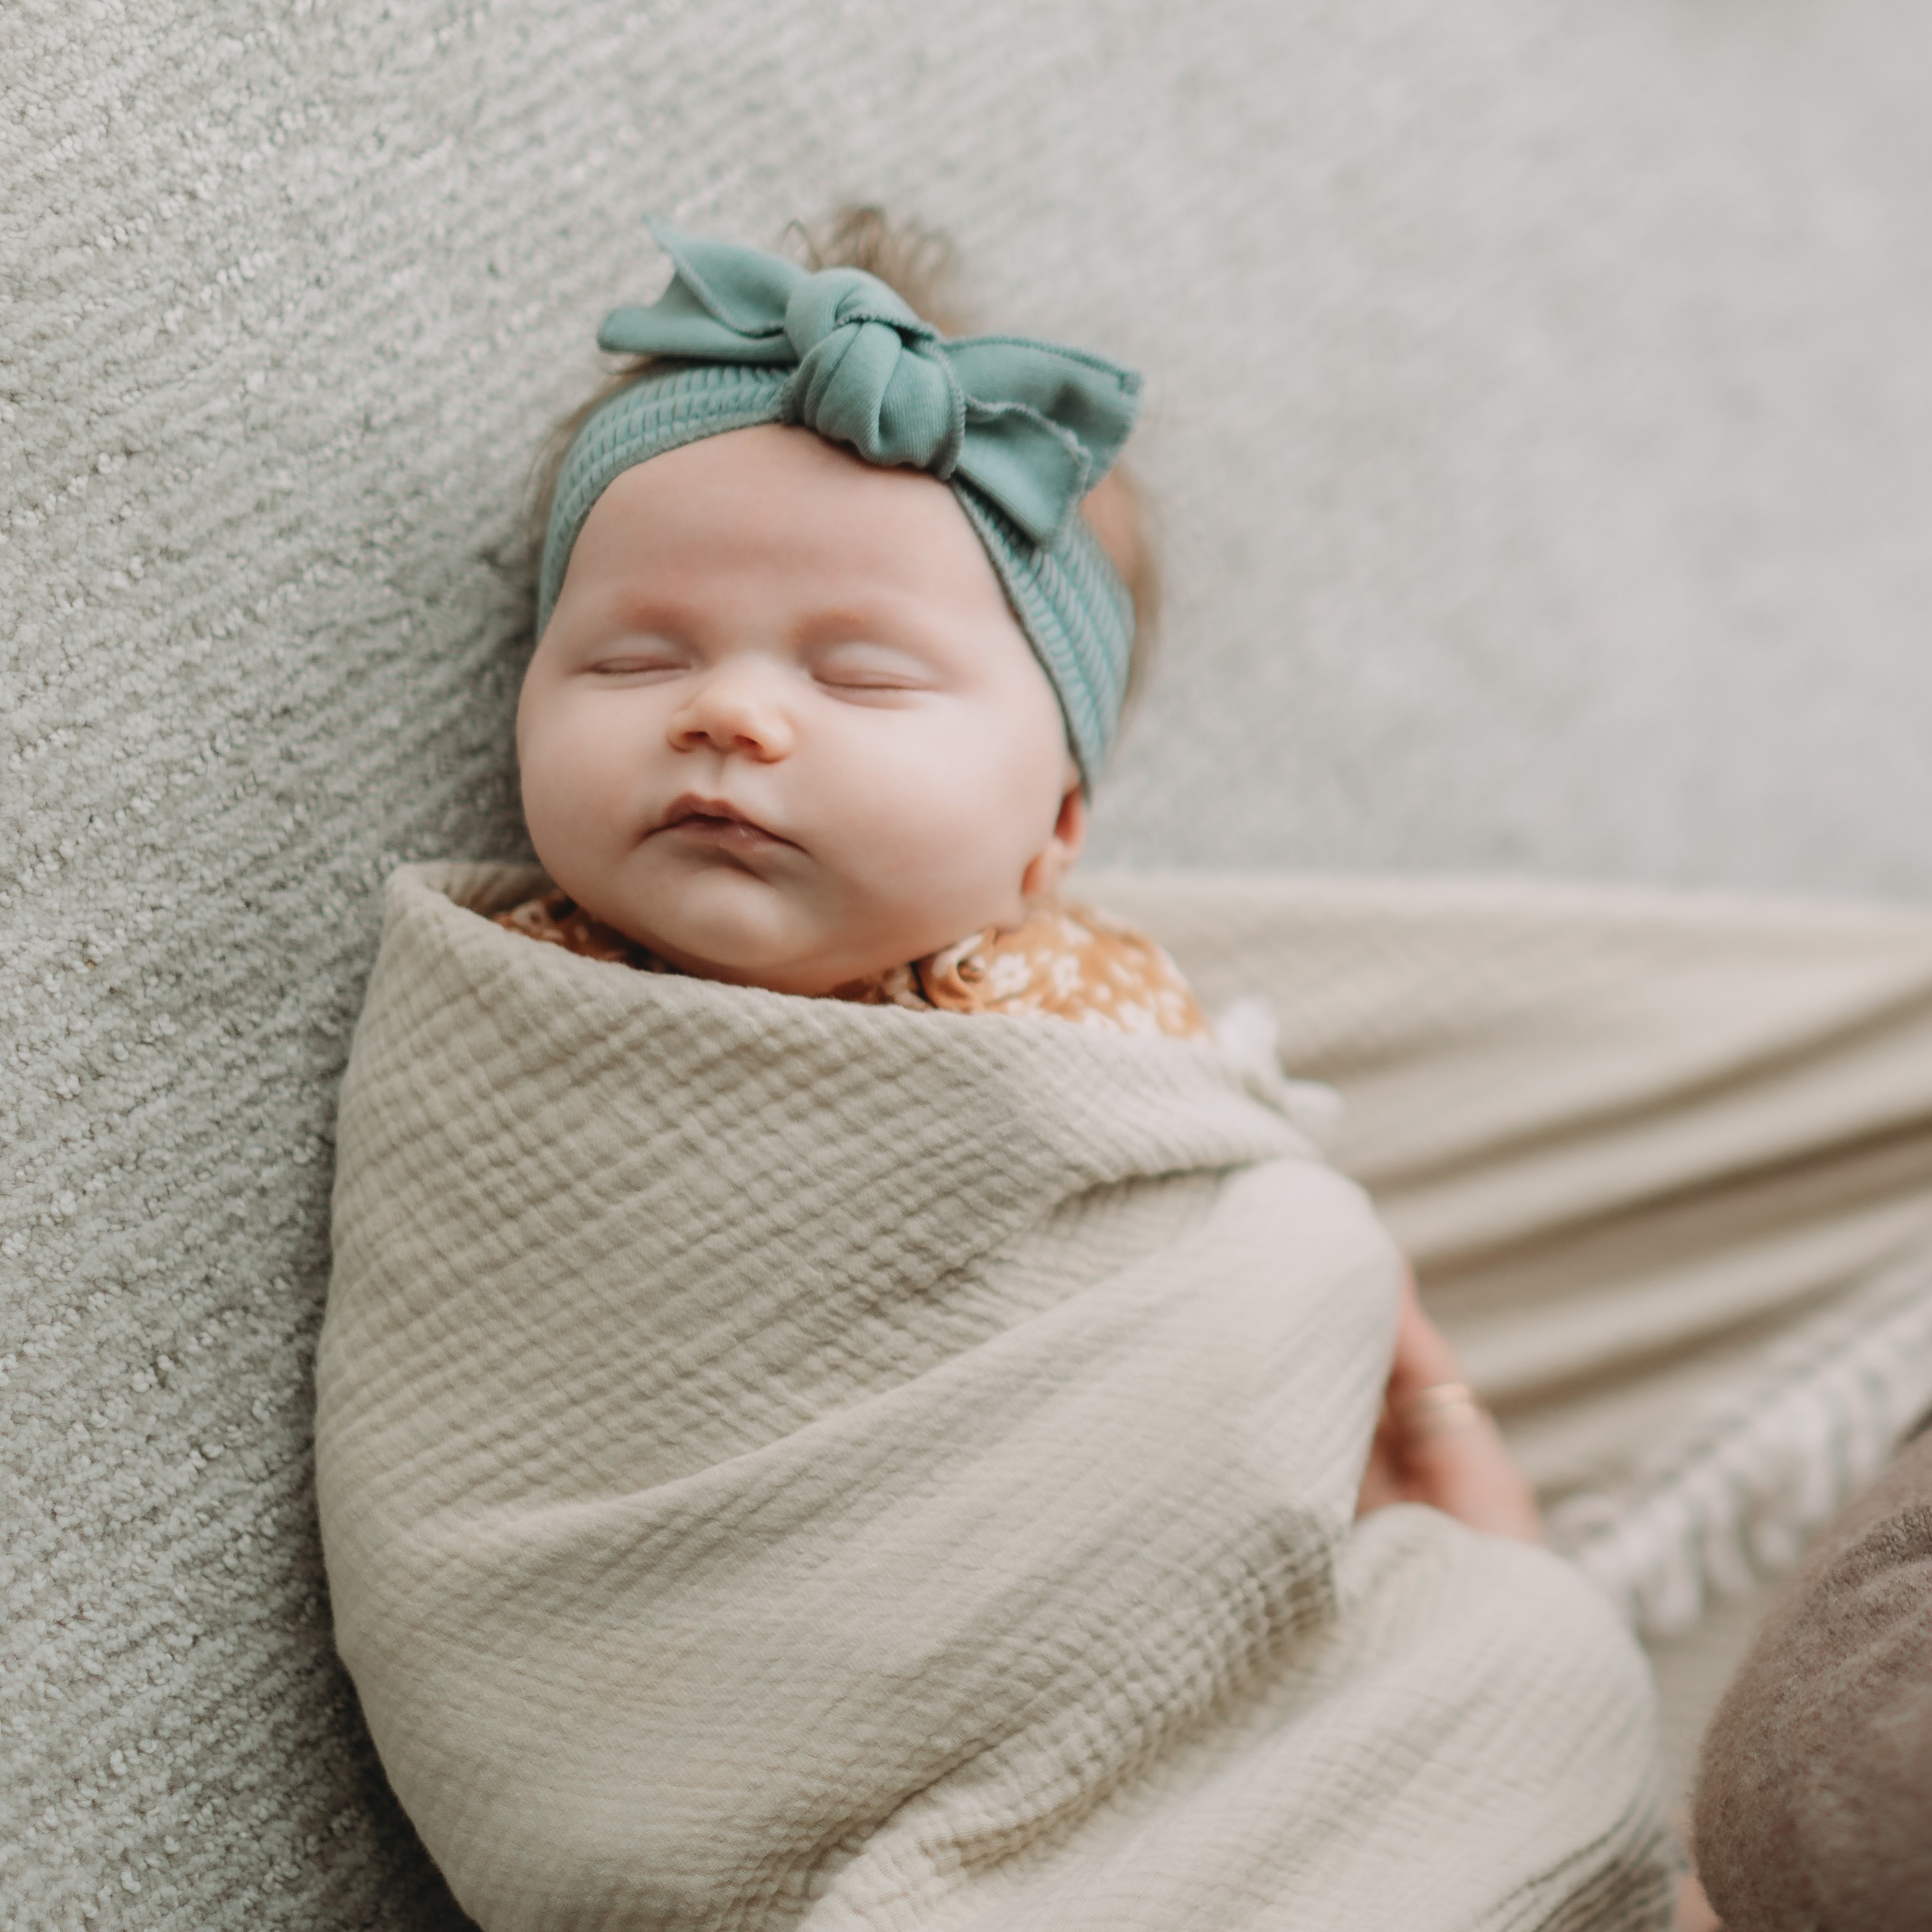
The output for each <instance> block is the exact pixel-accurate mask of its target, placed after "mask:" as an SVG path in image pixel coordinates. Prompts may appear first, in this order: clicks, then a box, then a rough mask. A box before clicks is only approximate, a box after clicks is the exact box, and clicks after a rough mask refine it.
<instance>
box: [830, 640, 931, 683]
mask: <svg viewBox="0 0 1932 1932" xmlns="http://www.w3.org/2000/svg"><path fill="white" fill-rule="evenodd" d="M805 668H806V669H807V670H808V671H809V672H810V673H811V676H812V679H813V681H814V682H816V683H817V684H819V685H823V687H824V688H826V690H828V691H832V692H834V693H835V694H838V695H839V696H841V697H859V698H865V697H871V696H874V695H878V696H886V695H889V694H894V693H897V692H901V691H932V690H936V689H937V688H938V687H939V685H941V682H943V681H944V680H943V679H941V676H940V675H939V673H938V670H937V669H936V668H935V667H934V666H933V665H932V664H929V663H927V662H926V661H925V660H924V659H923V658H921V657H919V655H917V654H916V652H912V651H909V650H904V649H901V648H899V647H898V646H895V645H892V644H881V643H872V642H871V641H869V640H859V639H856V638H854V639H850V640H841V641H840V642H838V643H828V644H820V645H817V646H814V647H813V648H812V649H811V650H809V651H808V652H806V653H805Z"/></svg>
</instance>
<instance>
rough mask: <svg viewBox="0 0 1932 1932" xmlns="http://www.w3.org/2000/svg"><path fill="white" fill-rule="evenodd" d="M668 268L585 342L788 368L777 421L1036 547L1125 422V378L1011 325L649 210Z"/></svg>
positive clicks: (1123, 432) (1117, 444) (1129, 408)
mask: <svg viewBox="0 0 1932 1932" xmlns="http://www.w3.org/2000/svg"><path fill="white" fill-rule="evenodd" d="M650 229H651V233H652V235H653V236H655V238H656V239H657V242H658V245H659V246H660V247H661V248H663V250H664V252H665V254H667V255H669V256H670V258H671V260H672V262H673V263H674V264H675V266H676V274H675V275H674V276H673V278H672V280H671V284H670V287H668V288H667V290H665V291H664V293H663V294H662V295H661V296H659V297H658V299H657V300H656V301H655V302H653V303H652V304H651V305H649V307H648V308H646V307H640V306H631V307H627V308H619V309H616V310H614V311H612V313H611V314H610V315H609V316H608V317H606V319H605V320H604V326H603V327H602V329H600V330H599V331H598V336H597V341H598V346H599V347H601V348H603V349H606V350H613V351H615V352H616V353H620V354H624V355H631V356H674V357H678V358H680V359H686V360H688V361H691V362H725V363H735V364H738V365H744V366H748V367H752V368H773V369H784V368H790V370H791V371H792V374H791V375H790V377H788V378H787V381H786V383H785V386H784V390H783V392H782V393H781V401H780V414H781V419H782V420H783V421H784V422H796V423H802V425H804V426H805V428H808V429H811V430H815V431H817V433H818V434H820V436H822V437H826V438H828V439H829V440H832V441H833V442H836V443H846V444H848V445H849V446H850V447H851V448H852V449H854V450H856V452H858V453H859V455H861V456H862V457H863V458H865V460H866V461H867V462H868V463H879V464H881V465H883V466H905V467H908V468H911V469H923V470H926V471H928V472H930V473H931V474H932V475H935V476H936V477H938V478H940V480H941V481H950V480H951V479H952V478H954V477H956V476H957V477H959V478H963V479H964V480H965V481H967V482H968V483H971V484H973V486H974V487H975V488H976V489H977V490H980V491H981V492H982V493H983V494H985V495H986V496H989V497H990V498H991V499H992V501H993V502H995V503H996V504H997V505H998V506H999V507H1000V508H1001V509H1002V510H1004V511H1005V512H1006V514H1007V515H1008V516H1009V517H1011V518H1012V519H1013V521H1014V522H1015V523H1017V524H1018V525H1019V526H1020V528H1021V529H1022V530H1023V531H1025V533H1026V535H1027V536H1028V538H1029V539H1031V541H1033V542H1034V543H1036V544H1043V545H1045V546H1046V547H1049V548H1051V547H1052V546H1053V545H1055V544H1057V543H1058V541H1059V540H1060V538H1061V535H1062V534H1063V533H1064V531H1065V530H1066V528H1067V519H1068V518H1069V517H1070V516H1071V515H1072V514H1073V509H1074V506H1075V505H1076V504H1077V503H1078V502H1079V501H1080V499H1081V498H1082V496H1085V494H1086V493H1087V492H1088V490H1091V488H1092V487H1094V484H1096V483H1097V482H1098V481H1100V478H1102V477H1103V476H1104V475H1106V473H1107V471H1108V470H1109V469H1110V468H1111V467H1112V464H1113V461H1114V459H1115V457H1116V456H1117V455H1118V454H1119V453H1120V449H1121V445H1122V444H1123V443H1125V442H1126V440H1127V434H1128V432H1129V431H1130V430H1131V429H1132V428H1133V424H1134V417H1135V415H1136V411H1137V410H1138V409H1139V390H1140V378H1139V376H1138V375H1136V374H1135V373H1134V372H1133V371H1132V370H1130V369H1124V368H1121V367H1120V366H1119V365H1118V364H1116V363H1113V362H1108V361H1106V359H1104V358H1103V357H1101V356H1088V355H1083V354H1082V353H1081V352H1080V351H1079V350H1073V349H1063V348H1061V347H1058V346H1056V345H1055V344H1052V343H1046V342H1035V341H1029V340H1028V338H1025V337H1023V336H1012V335H979V336H965V337H962V338H959V339H958V340H956V341H953V340H949V339H948V338H946V337H944V336H942V335H941V334H940V333H939V332H938V330H937V329H935V328H934V327H933V326H932V324H931V323H928V322H925V321H922V320H921V319H920V318H919V317H918V316H916V314H913V311H912V310H911V309H910V308H908V307H907V305H906V304H905V303H904V302H903V301H902V300H901V299H900V298H899V296H897V295H896V294H895V293H893V291H892V290H890V289H889V288H888V287H886V284H884V283H883V282H882V281H879V280H878V278H877V277H876V276H873V275H867V274H866V273H865V272H864V271H863V270H862V269H823V270H820V272H817V273H816V274H814V273H812V272H809V271H808V270H806V269H801V268H799V266H797V265H796V263H791V262H787V261H785V260H783V259H782V258H781V257H778V256H775V255H766V254H761V253H760V251H757V249H754V248H737V247H735V246H733V245H732V244H730V243H729V242H705V241H700V240H698V239H696V238H694V237H693V236H688V235H685V234H683V233H681V232H680V231H679V229H676V228H674V227H673V226H671V225H670V223H668V222H666V221H660V220H653V221H652V223H651V224H650Z"/></svg>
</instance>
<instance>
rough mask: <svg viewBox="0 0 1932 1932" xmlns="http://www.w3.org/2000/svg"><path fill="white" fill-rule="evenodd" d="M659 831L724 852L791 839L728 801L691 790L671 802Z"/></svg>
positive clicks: (787, 842) (787, 843)
mask: <svg viewBox="0 0 1932 1932" xmlns="http://www.w3.org/2000/svg"><path fill="white" fill-rule="evenodd" d="M658 832H666V833H669V834H670V835H673V836H674V837H676V838H679V839H682V840H688V841H692V842H694V843H697V844H705V845H713V846H717V847H721V848H722V849H723V850H726V851H748V850H751V849H752V848H754V847H757V846H760V845H789V844H791V842H792V841H790V839H789V838H781V837H780V836H779V835H778V833H777V832H772V831H769V830H768V829H766V827H765V826H762V825H760V823H758V822H757V820H756V819H754V818H751V817H747V816H746V815H745V814H744V813H743V812H742V811H739V809H738V808H737V807H736V805H733V804H732V803H731V802H730V800H729V799H721V798H701V797H700V796H697V794H696V793H692V792H687V793H685V795H684V796H682V798H677V799H673V800H672V801H671V803H670V807H669V808H668V809H667V811H665V813H664V822H663V823H661V825H659V826H658Z"/></svg>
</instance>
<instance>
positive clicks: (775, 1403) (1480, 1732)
mask: <svg viewBox="0 0 1932 1932" xmlns="http://www.w3.org/2000/svg"><path fill="white" fill-rule="evenodd" d="M529 884H530V880H529V874H516V873H514V872H510V871H500V870H493V869H491V868H478V867H468V868H458V867H452V868H405V869H404V871H402V872H401V873H399V874H398V875H397V877H395V880H393V881H392V884H391V886H390V888H389V891H390V898H389V915H388V922H387V925H386V930H385V934H384V938H383V947H382V951H381V954H380V959H379V960H378V962H377V968H376V971H375V975H374V980H373V982H372V984H371V989H370V992H369V997H368V1004H367V1007H366V1008H365V1013H364V1015H363V1018H362V1022H361V1025H360V1026H359V1028H358V1031H357V1034H356V1043H355V1048H354V1052H353V1057H352V1060H351V1063H350V1071H349V1074H348V1077H347V1083H346V1085H345V1088H344V1095H343V1101H342V1110H341V1133H340V1142H339V1148H338V1182H337V1193H336V1211H335V1240H336V1270H335V1279H334V1281H333V1283H332V1289H331V1293H330V1301H329V1313H328V1318H327V1322H326V1327H325V1329H324V1332H323V1340H322V1344H321V1349H320V1358H319V1363H318V1384H319V1394H320V1412H319V1417H318V1426H317V1475H318V1487H319V1493H320V1505H321V1511H322V1520H323V1533H324V1538H325V1545H326V1553H327V1558H328V1563H329V1580H330V1585H331V1589H332V1595H333V1599H334V1607H335V1619H336V1627H337V1632H338V1642H339V1643H340V1646H341V1651H342V1654H343V1655H344V1658H345V1659H346V1660H347V1663H348V1664H349V1667H350V1670H351V1671H352V1673H353V1676H354V1677H355V1680H356V1685H357V1688H358V1690H359V1692H360V1694H361V1696H362V1701H363V1706H364V1709H365V1712H366V1714H367V1716H368V1721H369V1724H370V1727H371V1730H372V1732H373V1733H374V1736H375V1739H376V1741H377V1745H378V1746H379V1748H380V1751H381V1753H382V1756H383V1762H384V1763H385V1765H386V1767H387V1769H388V1771H389V1775H390V1777H391V1778H392V1781H394V1784H395V1787H396V1790H397V1791H398V1793H399V1794H400V1796H401V1799H402V1800H403V1802H404V1805H406V1807H407V1809H408V1810H409V1811H410V1815H411V1817H413V1819H414V1820H415V1821H416V1825H417V1826H418V1828H419V1830H420V1831H421V1832H422V1835H423V1838H424V1839H425V1842H426V1843H427V1844H428V1846H429V1848H430V1849H431V1852H433V1853H434V1855H435V1856H436V1858H437V1860H438V1861H439V1863H440V1864H441V1865H442V1867H443V1870H444V1871H445V1872H446V1874H447V1875H448V1876H449V1879H450V1881H451V1883H452V1886H453V1887H454V1888H455V1891H456V1894H457V1895H458V1897H459V1899H460V1900H461V1901H462V1902H463V1905H464V1906H465V1907H466V1909H468V1910H469V1912H471V1913H472V1915H474V1916H475V1918H477V1920H478V1922H479V1923H480V1924H481V1925H482V1926H483V1927H485V1928H486V1932H499V1928H511V1927H519V1928H520V1927H529V1928H536V1927H544V1928H565V1927H593V1926H595V1927H640V1928H642V1927H665V1928H671V1927H677V1928H684V1927H691V1928H697V1927H777V1926H794V1925H802V1926H805V1927H810V1928H812V1932H835V1928H836V1932H846V1928H857V1927H879V1928H883V1927H895V1928H897V1927H904V1928H919V1932H927V1928H932V1932H940V1928H947V1932H951V1928H959V1932H968V1928H971V1932H996V1928H997V1932H1033V1928H1037V1932H1082V1928H1092V1932H1103V1928H1104V1932H1136V1928H1146V1932H1187V1928H1195V1927H1199V1928H1202V1932H1206V1928H1214V1932H1224V1928H1233V1927H1256V1928H1272V1927H1281V1928H1288V1927H1310V1928H1314V1927H1324V1928H1325V1927H1334V1926H1337V1925H1343V1924H1346V1925H1348V1926H1349V1927H1352V1928H1371V1927H1387V1928H1389V1932H1396V1928H1400V1932H1431V1928H1438V1927H1439V1928H1444V1932H1448V1928H1451V1927H1471V1928H1474V1927H1497V1928H1502V1927H1523V1928H1526V1932H1527V1928H1529V1927H1579V1928H1581V1927H1605V1928H1610V1927H1616V1928H1619V1932H1638V1928H1643V1927H1653V1926H1658V1925H1661V1924H1664V1922H1666V1921H1667V1917H1668V1912H1667V1904H1666V1894H1667V1882H1668V1881H1667V1851H1666V1848H1665V1845H1664V1834H1663V1831H1662V1829H1661V1821H1660V1817H1659V1805H1658V1778H1657V1773H1656V1761H1655V1742H1654V1736H1653V1719H1652V1711H1651V1708H1650V1696H1649V1687H1648V1683H1647V1679H1646V1673H1645V1672H1644V1670H1643V1664H1642V1662H1641V1660H1640V1657H1639V1655H1638V1654H1637V1651H1636V1649H1635V1648H1634V1645H1633V1643H1631V1640H1630V1639H1629V1638H1628V1636H1627V1635H1626V1634H1625V1631H1624V1629H1623V1628H1622V1626H1621V1625H1620V1624H1619V1622H1618V1620H1617V1619H1616V1616H1615V1614H1614V1613H1613V1610H1612V1609H1611V1607H1610V1604H1609V1603H1608V1602H1607V1600H1606V1599H1605V1598H1604V1597H1603V1596H1602V1595H1601V1593H1599V1592H1597V1591H1596V1590H1595V1589H1594V1588H1593V1587H1592V1586H1591V1585H1590V1584H1589V1583H1587V1582H1586V1581H1585V1580H1583V1578H1582V1577H1580V1575H1578V1574H1577V1573H1576V1572H1575V1571H1574V1570H1573V1569H1571V1568H1570V1567H1569V1566H1568V1565H1566V1564H1565V1563H1564V1562H1562V1561H1561V1560H1560V1559H1558V1558H1556V1557H1554V1556H1550V1555H1548V1554H1547V1553H1544V1552H1542V1551H1539V1550H1530V1549H1526V1548H1523V1547H1517V1546H1515V1545H1512V1544H1505V1543H1502V1542H1500V1541H1495V1540H1493V1539H1489V1538H1481V1537H1478V1536H1475V1535H1472V1534H1470V1533H1469V1532H1466V1531H1465V1530H1463V1529H1462V1528H1461V1527H1460V1526H1458V1525H1457V1524H1455V1523H1452V1522H1451V1521H1450V1520H1448V1519H1447V1518H1446V1517H1442V1516H1439V1515H1437V1514H1435V1513H1433V1512H1432V1511H1424V1510H1420V1509H1414V1508H1398V1509H1394V1510H1391V1511H1385V1512H1383V1513H1381V1514H1379V1515H1377V1516H1376V1517H1373V1518H1371V1519H1370V1520H1367V1522H1365V1523H1361V1524H1358V1523H1355V1522H1353V1520H1352V1508H1353V1501H1354V1497H1355V1490H1356V1487H1357V1484H1358V1481H1359V1478H1360V1475H1361V1468H1362V1465H1363V1462H1364V1457H1365V1454H1366V1451H1367V1443H1368V1440H1369V1437H1370V1432H1371V1430H1372V1427H1373V1421H1374V1418H1375V1415H1376V1409H1377V1405H1378V1402H1379V1397H1380V1394H1381V1391H1382V1382H1383V1379H1384V1377H1385V1373H1386V1371H1387V1367H1388V1351H1389V1345H1390V1338H1391V1331H1392V1325H1393V1317H1394V1305H1395V1296H1396V1291H1397V1280H1398V1262H1397V1256H1396V1253H1395V1251H1394V1248H1393V1247H1392V1246H1391V1244H1390V1242H1389V1241H1388V1238H1387V1237H1386V1236H1385V1235H1384V1234H1383V1232H1382V1230H1381V1229H1380V1227H1379V1224H1378V1223H1377V1222H1376V1220H1375V1218H1374V1217H1373V1214H1371V1212H1370V1209H1369V1208H1368V1206H1367V1202H1366V1200H1365V1199H1364V1196H1362V1195H1361V1193H1360V1192H1359V1191H1358V1189H1357V1188H1356V1187H1355V1185H1354V1184H1352V1183H1351V1182H1349V1181H1346V1179H1344V1178H1342V1177H1341V1176H1340V1175H1338V1174H1337V1173H1336V1172H1334V1170H1333V1169H1331V1168H1330V1167H1328V1166H1327V1165H1325V1163H1323V1162H1322V1160H1320V1159H1319V1157H1317V1156H1316V1154H1315V1153H1314V1151H1313V1149H1312V1148H1310V1146H1309V1145H1308V1144H1307V1142H1305V1141H1304V1139H1303V1138H1302V1136H1301V1134H1300V1133H1298V1131H1297V1130H1296V1128H1295V1126H1294V1125H1293V1124H1292V1122H1291V1121H1290V1120H1289V1118H1288V1117H1287V1115H1286V1114H1285V1113H1284V1112H1283V1110H1282V1109H1281V1108H1280V1107H1279V1106H1277V1105H1275V1104H1274V1098H1275V1096H1274V1093H1273V1090H1272V1088H1271V1083H1270V1082H1269V1081H1268V1079H1267V1078H1266V1077H1265V1076H1262V1075H1259V1074H1254V1073H1244V1071H1243V1070H1241V1067H1239V1066H1238V1065H1237V1064H1235V1062H1234V1061H1232V1060H1231V1059H1229V1058H1228V1057H1226V1055H1224V1054H1223V1052H1221V1051H1220V1049H1217V1048H1214V1047H1212V1046H1206V1045H1200V1044H1195V1043H1181V1042H1176V1041H1167V1040H1144V1039H1129V1038H1125V1037H1121V1036H1118V1035H1115V1034H1108V1033H1104V1032H1099V1031H1091V1030H1088V1029H1085V1028H1079V1027H1076V1026H1073V1025H1067V1024H1066V1023H1064V1022H1059V1021H1056V1020H1051V1019H960V1018H957V1017H956V1016H952V1015H949V1014H944V1013H935V1014H918V1013H907V1012H903V1011H901V1010H898V1009H895V1008H892V1007H853V1006H848V1005H843V1004H838V1003H836V1002H832V1001H808V1000H799V999H794V998H784V997H782V996H780V995H772V994H767V993H763V992H757V991H755V990H747V989H735V988H727V987H721V986H715V985H712V984H709V983H703V982H700V981H696V980H687V979H681V978H676V977H665V976H657V975H650V974H639V973H634V972H631V971H626V970H625V969H624V968H622V967H619V966H614V965H605V964H602V963H599V962H592V961H588V960H584V959H578V958H575V957H573V956H571V955H570V954H568V953H565V952H564V951H562V950H560V949H557V948H554V947H544V946H537V945H532V944H529V943H528V942H527V941H526V940H524V939H523V938H520V937H517V936H515V935H511V934H508V933H506V932H502V930H500V929H498V928H496V927H495V926H493V925H491V924H490V923H489V922H487V919H484V918H481V917H479V916H477V913H478V911H484V912H487V911H492V910H496V909H497V908H498V907H501V906H502V905H504V904H508V903H511V901H512V900H513V899H514V897H515V896H516V895H518V894H520V893H521V892H526V891H527V890H528V889H529ZM466 907H474V908H475V910H466Z"/></svg>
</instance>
